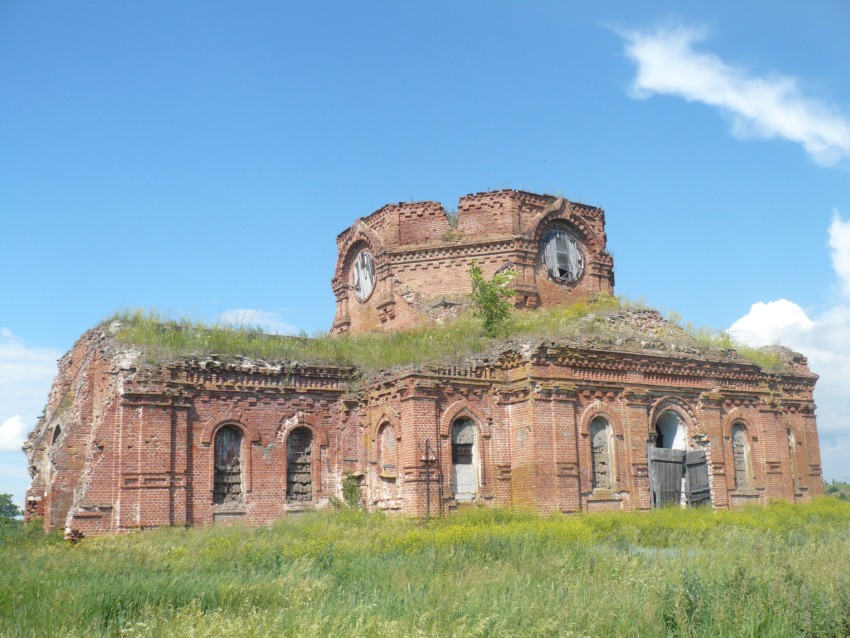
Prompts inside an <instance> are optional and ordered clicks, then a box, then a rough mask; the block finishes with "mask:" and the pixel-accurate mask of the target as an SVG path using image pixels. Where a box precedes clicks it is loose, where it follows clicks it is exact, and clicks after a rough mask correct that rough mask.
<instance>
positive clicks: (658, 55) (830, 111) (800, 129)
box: [619, 23, 850, 166]
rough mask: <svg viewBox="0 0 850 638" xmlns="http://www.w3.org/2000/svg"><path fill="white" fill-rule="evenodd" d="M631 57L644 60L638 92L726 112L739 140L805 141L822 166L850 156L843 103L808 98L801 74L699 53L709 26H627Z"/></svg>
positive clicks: (849, 132) (624, 34)
mask: <svg viewBox="0 0 850 638" xmlns="http://www.w3.org/2000/svg"><path fill="white" fill-rule="evenodd" d="M619 34H620V35H621V37H623V39H624V40H625V41H626V46H625V51H626V55H627V56H628V57H629V58H631V59H632V61H634V63H635V64H636V65H637V72H636V75H635V78H634V82H633V84H632V94H633V95H634V96H635V97H637V98H647V97H650V96H652V95H655V94H663V95H676V96H679V97H682V98H684V99H686V100H688V101H691V102H702V103H703V104H708V105H709V106H713V107H716V108H718V109H720V110H721V111H722V112H724V113H725V114H727V115H729V116H730V117H731V119H732V134H733V135H735V136H736V137H738V138H739V139H749V138H761V139H772V138H783V139H786V140H789V141H792V142H796V143H798V144H800V145H801V146H802V147H803V148H804V149H805V151H806V153H808V155H809V156H810V157H811V158H812V159H813V160H814V161H815V162H817V163H818V164H821V165H823V166H832V165H834V164H836V163H838V162H839V161H841V160H842V159H843V158H847V157H850V120H848V119H847V118H846V117H844V116H842V115H841V114H840V113H839V112H838V110H837V109H836V108H834V107H833V106H830V105H829V104H826V103H824V102H822V101H819V100H817V99H816V98H814V97H811V96H807V95H805V94H804V92H803V90H802V89H801V88H800V83H799V81H798V80H797V79H796V78H793V77H790V76H786V75H777V74H773V75H762V76H758V75H755V74H753V73H752V72H750V71H748V70H745V69H743V68H739V67H735V66H732V65H730V64H727V63H726V62H724V61H723V60H722V59H721V58H719V57H718V56H716V55H714V54H712V53H705V52H700V51H697V50H696V48H695V47H696V45H697V44H699V43H701V42H703V41H705V40H706V39H707V36H708V31H707V29H706V28H704V27H693V26H687V25H683V24H673V23H666V24H663V25H660V26H656V27H655V28H653V29H649V30H645V31H623V30H620V31H619Z"/></svg>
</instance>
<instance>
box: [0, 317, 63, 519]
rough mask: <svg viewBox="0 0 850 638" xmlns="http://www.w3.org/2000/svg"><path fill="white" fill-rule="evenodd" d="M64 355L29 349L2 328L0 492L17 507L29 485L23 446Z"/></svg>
mask: <svg viewBox="0 0 850 638" xmlns="http://www.w3.org/2000/svg"><path fill="white" fill-rule="evenodd" d="M61 354H62V353H61V352H59V351H58V350H54V349H53V348H37V347H31V346H27V345H26V344H24V343H23V342H22V341H21V340H20V339H18V338H17V337H15V335H13V334H12V332H11V331H10V330H9V329H8V328H0V477H2V479H3V481H2V486H0V491H2V492H7V491H8V492H11V493H12V495H13V498H14V500H15V502H16V503H17V504H18V505H22V504H23V502H24V491H25V490H26V486H27V483H28V482H29V474H28V473H27V470H26V466H27V461H26V457H25V456H24V453H23V452H22V451H21V443H22V442H23V438H24V437H25V436H26V435H27V433H28V432H29V431H30V430H32V429H33V428H34V427H35V423H36V420H37V419H38V415H39V414H41V411H42V409H43V408H44V405H45V403H47V395H48V394H49V393H50V386H51V384H52V383H53V378H54V377H55V376H56V372H57V368H56V360H57V359H58V358H59V357H60V356H61Z"/></svg>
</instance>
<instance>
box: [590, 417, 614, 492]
mask: <svg viewBox="0 0 850 638" xmlns="http://www.w3.org/2000/svg"><path fill="white" fill-rule="evenodd" d="M590 452H591V461H592V465H593V488H594V489H597V488H598V489H605V490H610V489H612V487H613V478H612V477H613V471H612V467H611V427H610V426H609V424H608V421H606V420H605V419H603V418H602V417H597V418H595V419H593V421H591V422H590Z"/></svg>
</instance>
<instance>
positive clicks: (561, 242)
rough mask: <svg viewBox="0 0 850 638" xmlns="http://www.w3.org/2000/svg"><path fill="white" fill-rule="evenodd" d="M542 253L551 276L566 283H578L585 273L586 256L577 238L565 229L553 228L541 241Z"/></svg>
mask: <svg viewBox="0 0 850 638" xmlns="http://www.w3.org/2000/svg"><path fill="white" fill-rule="evenodd" d="M540 252H541V253H542V256H543V263H544V264H545V266H546V270H548V271H549V275H550V276H551V277H552V278H553V279H555V280H556V281H561V282H565V283H569V282H573V281H576V280H577V279H578V278H579V277H581V276H582V273H584V255H583V254H582V252H581V246H580V245H579V243H578V241H577V240H576V238H575V237H573V236H572V235H570V234H569V233H568V232H567V231H565V230H564V229H563V228H553V229H552V230H550V231H549V232H547V233H546V234H545V235H544V236H543V239H542V240H540Z"/></svg>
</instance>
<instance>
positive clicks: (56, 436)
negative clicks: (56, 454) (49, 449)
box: [50, 425, 62, 445]
mask: <svg viewBox="0 0 850 638" xmlns="http://www.w3.org/2000/svg"><path fill="white" fill-rule="evenodd" d="M61 434H62V428H61V427H59V426H58V425H57V426H56V427H55V428H54V429H53V438H52V439H50V445H56V441H58V440H59V435H61Z"/></svg>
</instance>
